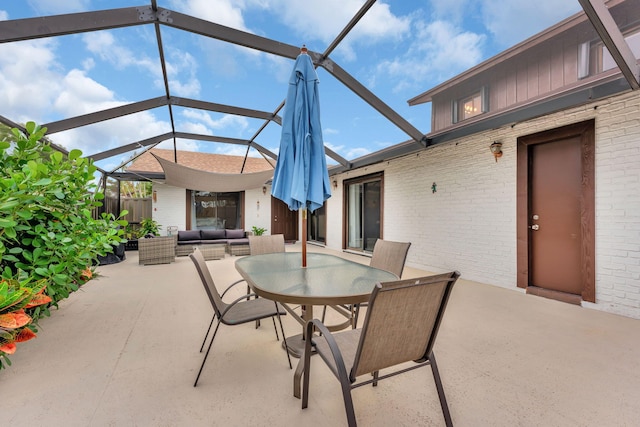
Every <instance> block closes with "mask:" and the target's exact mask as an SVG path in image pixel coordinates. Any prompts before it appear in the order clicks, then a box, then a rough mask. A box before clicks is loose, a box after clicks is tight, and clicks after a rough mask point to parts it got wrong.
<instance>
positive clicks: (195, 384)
mask: <svg viewBox="0 0 640 427" xmlns="http://www.w3.org/2000/svg"><path fill="white" fill-rule="evenodd" d="M219 327H220V321H219V320H218V324H217V325H216V329H215V331H213V337H211V342H210V343H209V347H208V348H207V352H206V353H205V355H204V359H203V360H202V365H200V370H199V371H198V376H197V377H196V382H194V383H193V386H194V387H195V386H197V385H198V380H199V379H200V374H201V373H202V368H204V363H205V362H206V361H207V357H209V352H210V351H211V346H212V345H213V340H214V339H215V338H216V334H217V333H218V328H219Z"/></svg>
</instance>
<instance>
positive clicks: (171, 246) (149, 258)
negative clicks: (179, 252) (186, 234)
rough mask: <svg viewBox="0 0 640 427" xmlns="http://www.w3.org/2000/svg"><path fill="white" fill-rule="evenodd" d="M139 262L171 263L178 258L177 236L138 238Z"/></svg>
mask: <svg viewBox="0 0 640 427" xmlns="http://www.w3.org/2000/svg"><path fill="white" fill-rule="evenodd" d="M138 256H139V259H138V264H140V265H151V264H169V263H171V262H173V261H175V259H176V236H165V237H153V238H150V239H138Z"/></svg>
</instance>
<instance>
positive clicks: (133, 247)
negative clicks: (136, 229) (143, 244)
mask: <svg viewBox="0 0 640 427" xmlns="http://www.w3.org/2000/svg"><path fill="white" fill-rule="evenodd" d="M124 250H125V251H137V250H138V239H132V240H129V241H127V243H125V244H124Z"/></svg>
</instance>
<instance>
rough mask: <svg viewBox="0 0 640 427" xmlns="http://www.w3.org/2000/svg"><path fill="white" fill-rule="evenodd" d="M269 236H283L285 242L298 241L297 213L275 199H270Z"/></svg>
mask: <svg viewBox="0 0 640 427" xmlns="http://www.w3.org/2000/svg"><path fill="white" fill-rule="evenodd" d="M271 234H284V240H285V241H286V242H296V241H297V240H298V211H291V210H289V207H288V206H287V205H286V203H284V202H283V201H281V200H279V199H276V198H275V197H271Z"/></svg>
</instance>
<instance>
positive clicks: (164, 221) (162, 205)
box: [151, 182, 187, 236]
mask: <svg viewBox="0 0 640 427" xmlns="http://www.w3.org/2000/svg"><path fill="white" fill-rule="evenodd" d="M153 191H155V192H156V201H155V202H153V201H152V202H151V205H152V208H151V210H152V214H153V219H155V220H156V221H158V223H159V224H160V225H161V226H162V227H161V229H160V234H161V235H162V236H166V235H167V227H170V226H176V227H178V230H185V229H186V224H187V217H186V211H187V205H186V203H187V201H186V197H187V196H186V190H185V189H184V188H179V187H172V186H170V185H165V184H158V183H155V182H154V183H153Z"/></svg>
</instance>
